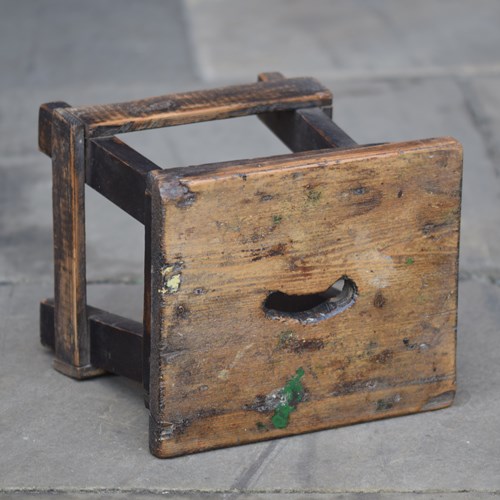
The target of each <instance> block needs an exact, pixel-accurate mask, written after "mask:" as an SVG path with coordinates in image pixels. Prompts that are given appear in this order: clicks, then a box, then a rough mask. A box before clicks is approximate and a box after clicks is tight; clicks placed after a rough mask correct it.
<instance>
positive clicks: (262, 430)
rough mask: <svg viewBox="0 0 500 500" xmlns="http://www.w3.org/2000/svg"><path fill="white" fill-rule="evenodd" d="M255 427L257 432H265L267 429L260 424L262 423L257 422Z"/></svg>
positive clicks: (264, 425)
mask: <svg viewBox="0 0 500 500" xmlns="http://www.w3.org/2000/svg"><path fill="white" fill-rule="evenodd" d="M255 427H257V430H258V431H259V432H267V431H268V430H269V429H268V428H267V425H266V424H264V423H262V422H257V423H256V424H255Z"/></svg>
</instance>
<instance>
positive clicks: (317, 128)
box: [258, 73, 357, 151]
mask: <svg viewBox="0 0 500 500" xmlns="http://www.w3.org/2000/svg"><path fill="white" fill-rule="evenodd" d="M284 78H285V77H284V76H283V75H282V74H281V73H261V74H260V75H259V81H264V82H269V81H280V80H283V79H284ZM258 116H259V119H260V120H261V121H262V122H263V123H264V124H265V125H266V126H267V127H268V128H269V129H270V130H272V131H273V132H274V134H275V135H276V136H277V137H279V139H281V140H282V141H283V143H284V144H285V145H286V146H288V147H289V148H290V149H291V150H292V151H307V150H311V149H325V148H352V147H355V146H356V145H357V144H356V142H355V141H354V140H353V139H352V138H351V137H349V136H348V135H347V134H346V133H345V132H344V131H343V130H342V129H341V128H340V127H339V126H338V125H337V124H336V123H334V122H333V121H332V120H331V118H332V108H331V107H330V108H323V109H319V108H308V109H297V110H294V111H277V112H273V113H261V114H259V115H258Z"/></svg>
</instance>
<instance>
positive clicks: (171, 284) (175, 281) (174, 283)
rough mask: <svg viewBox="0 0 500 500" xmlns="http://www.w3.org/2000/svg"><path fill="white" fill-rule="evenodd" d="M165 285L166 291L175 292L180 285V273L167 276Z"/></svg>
mask: <svg viewBox="0 0 500 500" xmlns="http://www.w3.org/2000/svg"><path fill="white" fill-rule="evenodd" d="M166 286H167V289H168V293H176V292H177V291H178V290H179V287H180V286H181V275H180V274H174V275H173V276H171V277H170V278H168V280H167V282H166Z"/></svg>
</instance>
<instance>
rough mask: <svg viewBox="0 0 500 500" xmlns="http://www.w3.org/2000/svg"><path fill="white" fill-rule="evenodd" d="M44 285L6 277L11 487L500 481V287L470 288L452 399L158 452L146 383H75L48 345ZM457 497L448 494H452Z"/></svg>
mask: <svg viewBox="0 0 500 500" xmlns="http://www.w3.org/2000/svg"><path fill="white" fill-rule="evenodd" d="M90 288H91V293H92V294H93V296H94V299H95V300H96V301H97V302H98V303H99V305H100V306H102V307H105V308H109V309H111V310H113V311H116V312H118V313H121V314H129V315H131V316H136V317H137V316H138V315H140V304H137V302H136V292H138V290H134V288H139V287H138V286H134V285H129V286H125V285H120V286H111V285H94V286H91V287H90ZM45 293H48V290H47V287H43V286H39V285H26V284H25V285H16V286H3V287H0V294H1V296H0V315H1V317H2V318H4V324H3V328H2V330H1V337H0V384H1V385H0V388H1V389H0V390H1V392H2V405H1V409H0V421H1V423H2V425H1V426H0V442H1V443H2V448H3V449H4V450H7V451H8V452H7V453H2V454H1V455H0V486H1V488H0V491H2V490H3V492H7V491H9V490H18V489H22V488H23V487H27V486H29V487H30V488H35V489H39V490H41V491H46V490H48V489H51V488H55V489H56V490H59V491H73V490H79V489H82V488H83V489H85V488H86V489H92V488H97V489H113V488H118V489H120V488H123V489H124V490H125V491H127V490H137V491H139V492H140V491H143V490H144V491H148V490H151V491H152V492H159V491H164V490H166V491H172V492H175V491H177V490H179V491H180V492H182V491H188V492H189V491H195V490H200V491H205V492H210V491H212V492H221V493H223V492H225V493H230V492H232V491H235V492H238V491H242V492H248V493H251V492H254V493H262V494H263V495H264V494H266V492H279V491H281V492H284V493H286V492H289V493H293V492H296V493H297V494H303V495H306V493H307V492H311V493H318V494H319V493H322V492H325V493H327V492H331V493H342V492H345V493H349V492H351V493H352V492H378V491H382V492H384V491H386V492H391V491H397V492H427V491H430V492H433V491H434V492H443V493H445V492H447V491H448V492H460V491H464V490H465V491H468V492H471V491H476V490H477V491H479V492H481V491H482V492H488V493H491V492H499V491H500V475H499V474H498V471H499V470H500V454H499V452H498V442H499V440H500V426H499V425H498V423H499V420H498V413H499V408H500V392H499V391H498V386H499V384H500V371H499V370H498V369H497V366H498V357H499V356H500V344H499V343H498V342H496V340H495V339H496V336H497V332H498V323H499V320H500V307H499V305H500V288H499V287H496V286H493V285H489V284H483V283H479V282H477V281H474V280H469V281H466V282H463V283H462V286H461V298H460V323H459V352H458V373H459V391H458V394H457V400H456V403H455V404H454V406H452V407H451V408H449V409H446V410H441V411H437V412H430V413H422V414H418V415H412V416H407V417H401V418H397V419H390V420H384V421H378V422H372V423H368V424H362V425H357V426H351V427H344V428H339V429H335V430H331V431H324V432H318V433H312V434H308V435H303V436H297V437H293V438H288V439H282V440H275V441H270V442H267V443H259V444H254V445H248V446H243V447H237V448H229V449H224V450H217V451H213V452H207V453H201V454H196V455H190V456H186V457H181V458H177V459H173V460H163V461H162V460H158V459H156V458H154V457H152V456H151V455H150V454H149V452H148V450H147V425H148V422H147V420H148V418H147V410H146V409H145V408H144V406H143V403H142V393H141V388H140V387H139V385H138V384H134V383H131V382H128V381H126V380H125V379H123V378H121V377H111V376H110V377H102V378H99V379H94V380H89V381H85V382H76V381H74V380H71V379H69V378H66V377H63V376H61V375H60V374H58V373H56V372H55V371H54V370H53V369H52V368H51V359H52V356H51V354H50V353H48V352H45V350H44V349H43V348H42V347H40V346H39V345H38V341H37V338H36V337H37V307H36V302H37V300H38V299H39V297H40V296H43V295H44V294H45ZM445 498H446V497H445Z"/></svg>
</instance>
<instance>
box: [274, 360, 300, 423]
mask: <svg viewBox="0 0 500 500" xmlns="http://www.w3.org/2000/svg"><path fill="white" fill-rule="evenodd" d="M304 373H305V372H304V369H303V368H299V369H298V370H297V371H296V372H295V375H294V376H293V377H292V378H291V379H290V380H289V381H288V382H287V383H286V384H285V387H283V389H281V402H280V404H279V405H278V406H277V407H276V409H275V410H274V415H273V417H272V418H271V422H272V423H273V425H274V427H276V429H284V428H285V427H286V426H287V425H288V419H289V417H290V413H292V412H293V411H295V409H296V406H297V404H298V403H300V402H301V401H302V398H303V397H304V387H303V386H302V382H301V381H300V379H301V378H302V377H303V376H304Z"/></svg>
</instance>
